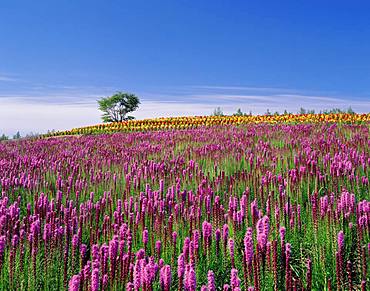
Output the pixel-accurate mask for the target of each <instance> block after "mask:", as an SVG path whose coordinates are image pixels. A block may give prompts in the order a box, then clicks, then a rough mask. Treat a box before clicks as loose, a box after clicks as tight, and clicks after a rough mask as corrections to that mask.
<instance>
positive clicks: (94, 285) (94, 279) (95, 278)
mask: <svg viewBox="0 0 370 291" xmlns="http://www.w3.org/2000/svg"><path fill="white" fill-rule="evenodd" d="M91 291H99V269H94V270H93V271H92V275H91Z"/></svg>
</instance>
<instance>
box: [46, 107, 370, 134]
mask: <svg viewBox="0 0 370 291" xmlns="http://www.w3.org/2000/svg"><path fill="white" fill-rule="evenodd" d="M323 122H329V123H350V124H351V123H364V122H370V114H347V113H331V114H283V115H243V116H186V117H161V118H151V119H142V120H128V121H124V122H114V123H103V124H98V125H93V126H87V127H81V128H74V129H72V130H67V131H62V132H56V133H52V134H49V136H58V135H74V134H98V133H112V132H122V131H123V132H131V131H148V130H150V131H153V130H174V129H190V128H197V127H203V126H206V127H209V126H220V125H242V124H259V123H269V124H279V123H291V124H301V123H323Z"/></svg>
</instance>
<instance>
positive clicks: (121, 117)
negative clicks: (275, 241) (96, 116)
mask: <svg viewBox="0 0 370 291" xmlns="http://www.w3.org/2000/svg"><path fill="white" fill-rule="evenodd" d="M98 104H99V110H101V111H102V112H103V115H102V120H103V122H122V121H125V120H131V119H134V117H133V116H128V115H127V114H128V113H130V112H133V111H135V110H136V109H137V108H138V107H139V104H140V101H139V97H137V96H136V95H134V94H131V93H123V92H117V93H116V94H114V95H113V96H110V97H103V98H101V99H100V100H98Z"/></svg>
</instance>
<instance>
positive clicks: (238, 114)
mask: <svg viewBox="0 0 370 291" xmlns="http://www.w3.org/2000/svg"><path fill="white" fill-rule="evenodd" d="M233 115H234V116H243V115H244V113H243V111H242V110H241V109H240V108H238V110H237V111H236V113H234V114H233Z"/></svg>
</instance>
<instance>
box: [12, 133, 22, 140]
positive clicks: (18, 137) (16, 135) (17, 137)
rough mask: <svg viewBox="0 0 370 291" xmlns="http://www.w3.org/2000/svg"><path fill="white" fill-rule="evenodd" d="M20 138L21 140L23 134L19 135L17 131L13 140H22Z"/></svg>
mask: <svg viewBox="0 0 370 291" xmlns="http://www.w3.org/2000/svg"><path fill="white" fill-rule="evenodd" d="M20 138H21V134H20V133H19V131H17V133H16V134H15V135H13V139H20Z"/></svg>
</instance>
